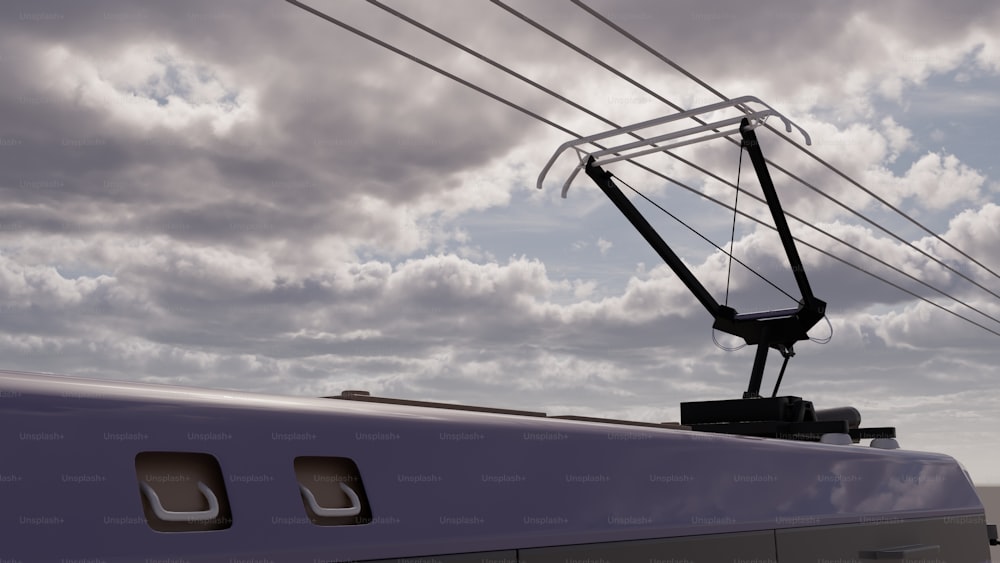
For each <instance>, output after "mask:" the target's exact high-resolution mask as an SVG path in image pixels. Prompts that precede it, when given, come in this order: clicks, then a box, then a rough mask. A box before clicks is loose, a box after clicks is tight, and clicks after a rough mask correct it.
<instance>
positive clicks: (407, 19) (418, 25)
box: [367, 0, 1000, 323]
mask: <svg viewBox="0 0 1000 563" xmlns="http://www.w3.org/2000/svg"><path fill="white" fill-rule="evenodd" d="M367 1H368V2H369V3H370V4H372V5H374V6H376V7H378V8H380V9H382V10H384V11H386V12H388V13H390V14H392V15H393V16H395V17H397V18H399V19H401V20H403V21H404V22H406V23H408V24H410V25H412V26H414V27H416V28H418V29H420V30H421V31H424V32H425V33H428V34H430V35H432V36H434V37H436V38H437V39H439V40H441V41H444V42H445V43H448V44H449V45H451V46H453V47H455V48H457V49H459V50H461V51H462V52H464V53H466V54H469V55H471V56H473V57H475V58H477V59H479V60H481V61H483V62H485V63H486V64H489V65H490V66H492V67H494V68H496V69H498V70H500V71H502V72H504V73H506V74H508V75H510V76H512V77H514V78H516V79H518V80H520V81H521V82H524V83H526V84H528V85H529V86H532V87H533V88H536V89H538V90H540V91H542V92H544V93H545V94H548V95H549V96H551V97H553V98H555V99H557V100H559V101H561V102H563V103H565V104H568V105H569V106H571V107H573V108H575V109H577V110H579V111H582V112H584V113H586V114H587V115H589V116H591V117H594V118H596V119H598V120H600V121H602V122H604V123H606V124H608V125H610V126H612V127H615V128H619V127H621V125H619V124H618V123H615V122H614V121H612V120H610V119H607V118H605V117H604V116H602V115H600V114H598V113H597V112H595V111H593V110H591V109H589V108H587V107H585V106H583V105H581V104H579V103H577V102H574V101H573V100H571V99H569V98H567V97H566V96H563V95H562V94H559V93H558V92H555V91H553V90H552V89H550V88H548V87H546V86H544V85H542V84H539V83H538V82H537V81H534V80H532V79H530V78H528V77H526V76H524V75H522V74H520V73H518V72H516V71H514V70H512V69H511V68H509V67H508V66H506V65H503V64H501V63H499V62H497V61H496V60H494V59H491V58H490V57H487V56H485V55H483V54H482V53H480V52H478V51H476V50H474V49H472V48H470V47H468V46H467V45H464V44H462V43H461V42H459V41H456V40H454V39H452V38H451V37H448V36H447V35H445V34H443V33H441V32H439V31H437V30H435V29H433V28H431V27H429V26H427V25H425V24H423V23H421V22H419V21H417V20H415V19H413V18H411V17H410V16H407V15H406V14H403V13H402V12H400V11H398V10H395V9H393V8H391V7H389V6H386V5H385V4H382V3H381V2H379V1H378V0H367ZM522 19H524V18H522ZM612 25H613V24H612ZM549 35H550V36H552V37H555V36H554V35H552V34H549ZM557 39H558V40H559V41H560V42H563V43H564V44H567V45H568V44H569V43H568V41H566V40H564V39H562V38H557ZM592 60H594V59H592ZM664 60H666V61H667V62H668V64H670V65H671V66H678V65H675V63H673V61H670V60H669V59H664ZM598 62H599V63H600V64H601V65H602V66H603V65H604V64H605V63H603V61H599V60H598ZM681 72H683V73H685V75H686V76H689V78H691V79H692V80H695V81H696V82H698V83H699V84H702V85H703V86H705V87H706V88H708V89H710V90H711V91H712V92H713V93H716V94H717V95H719V96H722V94H721V93H719V92H717V91H716V90H714V89H712V88H711V87H710V86H708V85H707V84H703V83H702V82H701V81H700V80H699V79H698V78H697V77H695V76H694V75H693V74H690V73H688V72H687V71H684V70H682V69H681ZM723 97H724V96H723ZM664 101H665V102H667V103H669V101H668V100H666V99H664ZM699 121H700V120H699ZM629 135H631V136H632V137H633V138H636V139H639V140H644V138H643V137H642V136H640V135H638V134H637V133H635V132H629ZM653 146H655V144H654V145H653ZM663 152H665V153H666V154H667V155H669V156H671V157H673V158H675V159H677V160H679V161H681V162H682V163H684V164H686V165H688V166H690V167H693V168H695V169H696V170H698V171H699V172H702V173H704V174H708V175H710V176H712V177H715V178H716V179H717V180H720V181H722V182H723V183H725V184H726V185H729V186H732V187H734V188H735V189H736V190H737V194H739V191H740V189H739V185H738V184H736V185H734V184H732V183H731V182H728V181H725V180H722V179H721V178H719V177H718V176H716V175H715V174H713V173H711V172H710V171H708V170H706V169H705V168H703V167H701V166H698V165H697V164H695V163H693V162H691V161H689V160H687V159H685V158H683V157H681V156H679V155H677V154H675V153H673V152H671V151H663ZM740 155H741V160H742V147H741V149H740ZM786 173H787V172H786ZM788 174H789V175H791V173H788ZM792 177H793V178H796V179H798V178H797V177H795V176H794V175H792ZM799 181H800V182H802V183H804V184H805V182H804V181H803V180H801V179H799ZM810 187H811V186H810ZM686 189H688V190H689V191H691V192H693V193H695V194H697V195H699V196H703V194H702V193H701V192H699V191H698V190H694V189H690V188H686ZM814 189H815V188H814ZM817 193H820V194H821V195H823V196H824V197H830V196H827V195H826V194H824V193H823V192H819V191H818V190H817ZM643 197H645V196H643ZM737 197H738V195H737ZM753 197H754V199H755V200H757V201H758V202H760V203H764V204H766V203H767V202H766V201H764V200H762V199H761V198H759V197H756V196H753ZM834 201H835V202H836V203H838V204H840V202H839V201H836V200H834ZM840 205H842V206H843V204H840ZM844 207H845V208H846V206H844ZM732 209H733V211H734V214H733V219H734V221H735V219H736V213H735V207H734V208H732ZM846 209H848V210H850V209H849V208H846ZM851 211H852V210H851ZM786 215H788V216H789V217H791V218H793V219H795V220H796V221H798V222H799V223H801V224H804V225H807V226H809V227H810V228H812V229H814V230H816V231H818V232H820V233H822V234H824V235H826V236H828V237H830V238H831V239H833V240H835V241H837V242H840V243H841V244H844V245H846V246H848V247H849V248H851V249H852V250H855V251H857V252H860V253H862V254H864V255H865V256H867V257H868V258H870V259H873V260H875V261H877V262H879V263H881V264H883V265H884V266H886V267H888V268H890V269H892V270H894V271H896V272H898V273H900V274H902V275H904V276H906V277H908V278H910V279H912V280H914V281H916V282H917V283H920V284H922V285H924V286H926V287H928V288H929V289H931V290H933V291H935V292H937V293H939V294H941V295H943V296H944V297H947V298H949V299H952V300H954V301H956V302H958V303H959V304H961V305H963V306H965V307H967V308H969V309H971V310H973V311H975V312H976V313H979V314H980V315H982V316H984V317H986V318H989V319H990V320H993V321H994V322H997V323H1000V319H997V318H996V317H993V316H991V315H989V314H987V313H985V312H983V311H982V310H980V309H979V308H977V307H974V306H972V305H970V304H968V303H966V302H964V301H962V300H960V299H958V298H957V297H954V296H952V295H950V294H948V293H947V292H944V291H942V290H940V289H938V288H936V287H934V286H932V285H930V284H928V283H926V282H924V281H923V280H920V279H918V278H916V277H915V276H912V275H910V274H908V273H906V272H904V271H903V270H901V269H899V268H897V267H895V266H892V265H891V264H889V263H887V262H885V261H884V260H881V259H879V258H876V257H875V256H873V255H871V254H869V253H867V252H863V251H861V250H860V249H859V248H857V247H855V246H854V245H852V244H850V243H848V242H846V241H844V240H842V239H840V238H839V237H836V236H834V235H832V234H830V233H829V232H827V231H825V230H823V229H821V228H819V227H817V226H815V225H813V224H811V223H808V222H806V221H804V220H803V219H801V218H799V217H797V216H795V215H792V214H786ZM678 222H680V221H679V220H678ZM682 224H683V223H682ZM733 226H734V228H735V223H734V225H733ZM699 236H700V233H699ZM897 239H898V240H900V241H901V242H904V243H905V242H906V241H905V240H903V239H901V238H899V237H897ZM709 242H710V241H709ZM712 244H713V245H714V243H712ZM716 248H718V246H716ZM719 250H721V251H722V252H723V253H725V254H727V255H728V256H729V257H730V260H731V259H732V258H733V257H732V252H731V251H730V252H728V253H726V251H724V250H722V249H719ZM741 264H742V265H743V266H744V267H747V266H746V264H743V263H742V262H741ZM747 269H748V270H751V271H752V269H751V268H749V267H747ZM754 274H755V275H758V276H760V274H758V273H757V272H754ZM760 277H761V278H762V279H765V278H763V276H760ZM765 281H767V282H768V283H771V282H770V281H769V280H766V279H765ZM772 285H773V284H772ZM779 291H781V292H782V293H784V294H785V295H788V293H787V292H785V291H784V290H781V289H780V288H779ZM726 297H727V303H728V287H727V295H726ZM998 297H1000V296H998ZM793 300H794V298H793Z"/></svg>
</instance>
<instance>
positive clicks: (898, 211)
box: [570, 0, 1000, 299]
mask: <svg viewBox="0 0 1000 563" xmlns="http://www.w3.org/2000/svg"><path fill="white" fill-rule="evenodd" d="M570 2H572V3H573V4H575V5H576V6H578V7H579V8H581V9H582V10H584V11H585V12H587V13H588V14H590V15H591V16H593V17H594V18H596V19H597V20H599V21H600V22H602V23H604V24H605V25H607V26H608V27H610V28H611V29H613V30H614V31H616V32H618V33H619V34H621V35H623V36H624V37H626V38H627V39H629V40H630V41H632V42H633V43H635V44H636V45H638V46H639V47H641V48H642V49H644V50H646V51H647V52H648V53H650V54H651V55H653V56H654V57H656V58H658V59H660V60H661V61H663V62H664V63H666V64H667V65H669V66H670V67H671V68H673V69H675V70H677V71H678V72H680V73H681V74H683V75H684V76H686V77H687V78H689V79H691V80H693V81H694V82H695V83H697V84H698V85H699V86H701V87H703V88H705V89H706V90H708V91H709V92H711V93H712V94H715V95H716V96H718V97H719V98H720V99H722V100H724V101H729V97H727V96H726V95H725V94H723V93H722V92H720V91H718V90H716V89H715V88H713V87H712V86H711V85H709V84H708V83H706V82H705V81H703V80H701V79H700V78H698V77H697V76H695V75H694V74H692V73H691V72H689V71H688V70H687V69H685V68H684V67H683V66H681V65H679V64H677V63H676V62H674V61H673V60H671V59H669V58H668V57H666V56H665V55H663V53H660V52H659V51H658V50H657V49H654V48H653V47H652V46H650V45H649V44H648V43H646V42H644V41H642V40H641V39H639V38H638V37H636V36H635V35H633V34H632V33H629V32H628V31H627V30H625V29H624V28H622V27H621V26H619V25H618V24H616V23H614V22H613V21H611V20H610V19H609V18H607V17H606V16H604V15H603V14H601V13H599V12H597V11H596V10H594V9H593V8H591V7H590V6H588V5H587V4H585V3H584V2H583V0H570ZM764 126H765V127H766V128H767V129H769V130H771V131H772V132H774V133H775V134H777V135H778V136H780V137H781V138H782V139H784V140H785V141H787V142H789V143H791V144H792V145H793V146H795V148H797V149H798V150H799V151H801V152H803V153H805V154H806V155H808V156H809V157H810V158H812V159H813V160H815V161H816V162H817V163H819V164H820V165H822V166H824V167H825V168H827V169H828V170H830V171H831V172H833V173H834V174H837V175H838V176H840V177H841V178H843V179H844V180H846V181H847V182H849V183H851V184H853V185H854V186H855V187H857V188H858V189H860V190H861V191H863V192H864V193H865V194H867V195H868V196H870V197H872V198H874V199H875V200H876V201H878V202H879V203H881V204H882V205H884V206H886V207H888V208H889V209H891V210H892V211H893V212H895V213H896V214H898V215H900V216H901V217H903V218H904V219H906V220H907V221H909V222H910V223H912V224H913V225H916V226H917V227H918V228H919V229H921V230H922V231H924V232H925V233H927V234H929V235H930V236H932V237H934V239H936V240H938V241H940V242H941V243H942V244H944V245H945V246H947V247H948V248H951V249H952V250H954V251H955V252H957V253H959V254H960V255H962V256H963V257H964V258H966V259H967V260H969V261H971V262H972V263H974V264H976V265H977V266H979V267H980V268H982V269H983V270H985V271H987V272H989V273H990V274H992V275H993V277H995V278H997V279H1000V274H997V273H996V272H995V271H993V270H992V269H990V268H989V267H987V266H986V265H984V264H983V263H982V262H980V261H979V260H977V259H975V258H973V257H972V256H970V255H969V254H967V253H966V252H964V251H963V250H961V249H960V248H958V247H956V246H955V245H953V244H952V243H950V242H949V241H947V240H946V239H945V238H944V237H942V236H940V235H939V234H937V233H935V232H934V231H933V230H931V229H929V228H928V227H927V226H925V225H924V224H923V223H921V222H920V221H917V220H916V219H914V218H913V217H911V216H910V215H908V214H907V213H905V212H904V211H903V210H901V209H899V208H898V207H896V206H894V205H892V204H891V203H889V202H888V201H886V200H885V199H884V198H882V197H880V196H879V195H878V194H876V193H874V192H872V191H871V190H870V189H868V188H866V187H865V186H863V185H862V184H861V183H860V182H858V181H857V180H855V179H854V178H851V177H850V176H848V175H847V174H846V173H844V172H843V171H842V170H840V169H839V168H837V167H835V166H833V165H832V164H830V163H829V162H827V161H826V160H825V159H823V158H821V157H820V156H818V155H816V154H815V153H813V152H812V151H810V150H808V149H807V148H805V147H803V146H802V145H801V144H799V143H798V141H796V140H794V139H792V138H790V137H788V136H786V135H785V134H783V133H782V132H781V131H779V130H778V129H776V128H774V127H773V126H771V125H769V124H767V123H765V124H764ZM799 182H801V183H802V184H803V185H806V186H807V187H809V188H811V189H812V190H813V191H815V192H817V193H820V194H822V195H824V196H826V194H824V193H823V192H821V191H820V190H818V189H817V188H816V187H815V186H812V185H811V184H808V183H806V182H804V181H802V180H801V179H799ZM826 197H828V198H829V196H826ZM831 200H832V199H831ZM832 201H835V200H832ZM837 203H838V204H840V202H839V201H838V202H837ZM840 205H841V207H844V208H845V209H847V210H848V211H851V212H852V213H854V214H855V215H856V216H858V217H860V218H862V219H864V220H866V221H868V222H870V223H872V224H874V223H873V222H872V221H870V220H869V219H868V218H867V217H864V216H863V215H861V214H859V213H857V212H855V211H854V210H851V209H850V208H848V207H847V206H845V205H843V204H840ZM879 228H881V227H879ZM885 232H886V233H887V234H890V236H893V237H894V238H897V240H900V241H901V242H906V241H904V240H903V239H902V238H899V237H896V235H895V234H893V233H889V232H888V231H885ZM907 244H909V243H907ZM909 246H910V247H911V248H913V249H914V250H917V251H918V252H920V253H921V254H923V255H924V256H925V257H927V258H930V259H932V260H934V261H936V262H938V263H939V264H941V265H942V266H945V267H946V268H948V269H949V270H950V271H952V272H954V273H955V274H956V275H958V276H960V277H961V278H963V279H965V280H966V281H968V282H970V283H972V284H974V285H976V286H977V287H979V288H980V289H982V290H984V291H986V292H987V293H989V294H990V295H992V296H994V297H996V298H998V299H1000V295H998V294H997V293H995V292H993V291H992V290H990V289H988V288H986V287H985V286H983V285H981V284H979V283H978V282H976V281H975V280H973V279H971V278H969V277H968V276H966V275H965V274H963V273H962V272H960V271H958V270H956V269H954V268H952V267H950V266H947V265H946V264H944V263H943V262H942V261H940V260H939V259H938V258H936V257H934V256H932V255H930V254H928V253H926V252H924V251H923V250H922V249H919V248H917V247H915V246H914V245H909Z"/></svg>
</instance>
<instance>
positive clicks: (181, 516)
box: [139, 481, 219, 522]
mask: <svg viewBox="0 0 1000 563" xmlns="http://www.w3.org/2000/svg"><path fill="white" fill-rule="evenodd" d="M139 488H140V489H142V492H143V494H145V495H146V499H147V500H148V501H149V506H150V508H152V509H153V514H155V515H156V517H157V518H159V519H160V520H163V521H164V522H196V521H199V520H213V519H215V518H217V517H218V516H219V499H218V498H216V497H215V493H213V492H212V488H211V487H209V486H208V485H206V484H205V483H202V482H201V481H198V490H199V491H201V494H202V495H204V496H205V500H207V501H208V510H195V511H191V512H187V511H175V510H167V509H166V508H163V503H161V502H160V497H159V496H158V495H157V494H156V491H154V490H153V487H150V486H149V483H139Z"/></svg>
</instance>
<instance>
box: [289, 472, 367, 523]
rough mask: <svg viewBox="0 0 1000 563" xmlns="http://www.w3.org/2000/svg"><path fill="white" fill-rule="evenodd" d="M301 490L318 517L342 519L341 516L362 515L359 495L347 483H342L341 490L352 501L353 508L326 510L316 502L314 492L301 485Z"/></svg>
mask: <svg viewBox="0 0 1000 563" xmlns="http://www.w3.org/2000/svg"><path fill="white" fill-rule="evenodd" d="M299 490H301V491H302V496H304V497H306V502H308V503H309V508H310V510H312V511H313V514H315V515H316V516H322V517H324V518H330V517H340V516H357V515H358V514H360V513H361V500H360V499H359V498H358V494H357V493H355V492H354V489H352V488H350V487H348V486H347V483H344V482H343V481H341V483H340V490H342V491H344V494H346V495H347V498H349V499H351V506H348V507H346V508H324V507H322V506H320V505H319V503H318V502H316V497H315V496H313V493H312V491H310V490H309V488H308V487H306V486H305V485H303V484H302V483H299Z"/></svg>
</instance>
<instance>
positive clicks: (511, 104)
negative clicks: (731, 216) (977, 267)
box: [285, 0, 1000, 336]
mask: <svg viewBox="0 0 1000 563" xmlns="http://www.w3.org/2000/svg"><path fill="white" fill-rule="evenodd" d="M285 1H286V2H288V3H290V4H292V5H294V6H297V7H299V8H301V9H302V10H304V11H306V12H309V13H311V14H313V15H315V16H317V17H319V18H321V19H323V20H325V21H328V22H330V23H332V24H334V25H337V26H338V27H340V28H342V29H344V30H346V31H349V32H351V33H354V34H355V35H358V36H359V37H362V38H364V39H366V40H368V41H371V42H372V43H375V44H376V45H379V46H381V47H383V48H385V49H387V50H390V51H392V52H394V53H396V54H398V55H400V56H403V57H404V58H407V59H409V60H411V61H413V62H416V63H417V64H419V65H421V66H423V67H425V68H427V69H429V70H432V71H434V72H437V73H439V74H441V75H442V76H445V77H447V78H450V79H452V80H454V81H456V82H458V83H460V84H462V85H464V86H466V87H468V88H470V89H473V90H475V91H477V92H480V93H482V94H483V95H486V96H487V97H489V98H491V99H493V100H496V101H498V102H500V103H502V104H504V105H506V106H508V107H511V108H512V109H515V110H518V111H520V112H522V113H524V114H526V115H528V116H530V117H533V118H535V119H537V120H538V121H540V122H542V123H545V124H547V125H549V126H551V127H554V128H556V129H558V130H560V131H562V132H564V133H567V134H569V135H571V136H574V137H576V138H580V137H581V135H579V134H577V133H575V132H573V131H572V130H569V129H567V128H565V127H563V126H561V125H559V124H557V123H555V122H553V121H551V120H549V119H546V118H544V117H542V116H541V115H539V114H537V113H535V112H532V111H530V110H528V109H527V108H524V107H522V106H519V105H518V104H515V103H514V102H511V101H509V100H507V99H505V98H502V97H501V96H498V95H497V94H494V93H492V92H489V91H487V90H485V89H484V88H481V87H479V86H477V85H475V84H473V83H471V82H469V81H467V80H465V79H462V78H460V77H458V76H456V75H454V74H452V73H450V72H448V71H446V70H444V69H441V68H439V67H437V66H435V65H433V64H431V63H428V62H426V61H424V60H423V59H420V58H419V57H416V56H415V55H412V54H410V53H407V52H405V51H403V50H402V49H399V48H397V47H395V46H393V45H391V44H389V43H387V42H385V41H382V40H380V39H378V38H375V37H374V36H372V35H370V34H368V33H365V32H363V31H361V30H359V29H357V28H355V27H353V26H351V25H348V24H346V23H345V22H342V21H340V20H338V19H336V18H333V17H332V16H329V15H327V14H325V13H323V12H320V11H319V10H316V9H315V8H312V7H311V6H308V5H306V4H303V3H302V2H299V1H298V0H285ZM492 1H494V2H497V1H498V0H492ZM595 146H600V145H597V144H596V143H595ZM602 148H603V147H602ZM626 161H627V162H631V163H632V164H635V165H636V166H638V167H639V168H640V169H643V170H645V171H647V172H650V173H652V174H654V175H656V176H659V177H661V178H663V179H666V180H668V181H670V182H672V183H675V184H677V185H679V186H681V187H686V188H687V189H690V190H693V188H690V187H689V186H686V185H685V184H683V183H682V182H679V181H678V180H675V179H673V178H670V177H669V176H666V175H664V174H662V173H660V172H658V171H656V170H653V169H651V168H649V167H648V166H646V165H643V164H641V163H638V162H636V161H634V160H631V159H628V160H626ZM703 197H705V198H706V199H709V200H710V201H713V202H715V203H716V204H718V205H721V206H723V207H727V208H729V206H728V205H726V204H725V203H723V202H721V201H719V200H717V199H715V198H712V197H710V196H707V195H704V194H703ZM730 209H731V208H730ZM737 213H739V214H740V215H741V216H743V217H746V218H747V219H750V220H752V221H754V222H756V223H758V224H760V225H763V226H765V227H768V228H770V229H772V230H773V229H774V228H775V227H774V226H772V225H768V224H767V223H765V222H763V221H761V220H760V219H758V218H756V217H753V216H752V215H749V214H747V213H745V212H742V211H737ZM796 241H798V242H799V243H800V244H803V245H804V246H807V247H809V248H812V249H813V250H816V251H817V252H819V253H821V254H823V255H825V256H827V257H829V258H831V259H833V260H836V261H838V262H840V263H842V264H844V265H846V266H848V267H851V268H854V269H856V270H858V271H860V272H862V273H865V274H868V275H869V276H871V277H874V278H875V279H878V280H879V281H882V282H883V283H886V284H887V285H890V286H892V287H894V288H896V289H898V290H900V291H902V292H904V293H906V294H908V295H910V296H912V297H914V298H916V299H919V300H921V301H924V302H925V303H927V304H929V305H931V306H933V307H935V308H938V309H940V310H942V311H943V312H945V313H948V314H950V315H952V316H954V317H957V318H959V319H961V320H964V321H966V322H968V323H970V324H972V325H974V326H977V327H979V328H981V329H983V330H985V331H987V332H989V333H991V334H994V335H996V336H1000V332H997V331H995V330H992V329H990V328H988V327H986V326H983V325H982V324H980V323H978V322H976V321H974V320H972V319H969V318H967V317H964V316H962V315H960V314H959V313H956V312H955V311H952V310H951V309H948V308H947V307H944V306H943V305H940V304H938V303H936V302H934V301H931V300H930V299H927V298H926V297H923V296H921V295H919V294H917V293H914V292H913V291H910V290H908V289H906V288H904V287H902V286H900V285H898V284H896V283H893V282H891V281H889V280H887V279H885V278H883V277H881V276H879V275H877V274H875V273H873V272H870V271H868V270H866V269H865V268H863V267H861V266H858V265H857V264H853V263H851V262H849V261H847V260H845V259H844V258H841V257H839V256H836V255H834V254H832V253H830V252H828V251H826V250H824V249H822V248H819V247H817V246H815V245H813V244H811V243H809V242H806V241H803V240H801V239H796Z"/></svg>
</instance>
